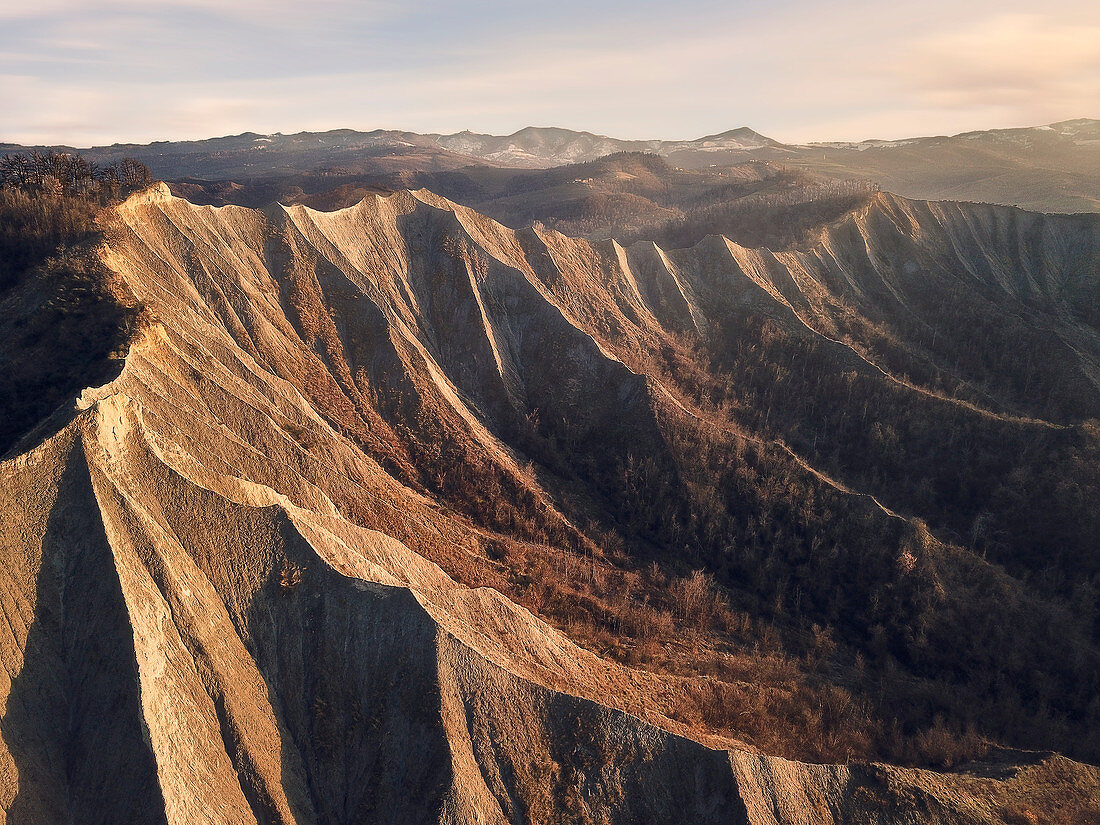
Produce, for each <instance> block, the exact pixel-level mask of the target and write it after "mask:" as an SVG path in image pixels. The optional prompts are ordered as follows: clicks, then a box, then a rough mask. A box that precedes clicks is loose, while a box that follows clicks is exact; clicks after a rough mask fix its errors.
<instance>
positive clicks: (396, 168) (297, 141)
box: [0, 119, 1100, 212]
mask: <svg viewBox="0 0 1100 825" xmlns="http://www.w3.org/2000/svg"><path fill="white" fill-rule="evenodd" d="M19 148H21V147H18V146H16V145H15V144H0V152H4V151H14V150H17V149H19ZM51 148H68V147H51ZM80 151H81V152H82V154H84V155H86V156H88V157H89V158H90V159H93V160H96V161H98V162H100V163H109V162H114V161H117V160H118V159H120V158H122V157H126V156H131V157H136V158H138V159H140V160H142V161H143V162H144V163H146V164H147V165H148V166H149V167H150V169H151V170H152V171H153V173H154V175H156V176H157V177H159V178H161V179H164V180H167V181H177V180H181V179H186V178H195V179H199V180H203V181H255V180H257V179H260V180H272V179H279V178H286V177H291V176H295V175H302V174H308V175H311V176H313V177H314V178H316V177H321V178H333V179H342V180H346V179H348V178H350V177H354V176H359V177H364V176H366V177H375V178H377V179H378V180H379V181H380V182H383V183H384V184H385V185H387V186H391V187H392V186H393V185H394V184H395V183H396V184H397V185H402V184H405V185H407V184H408V183H410V182H411V181H412V180H413V178H414V176H415V175H417V174H422V173H436V172H444V171H450V170H455V169H459V168H463V167H469V166H471V165H477V166H490V167H507V168H549V167H554V166H560V165H564V164H572V163H580V162H586V161H592V160H595V159H597V158H600V157H604V156H606V155H609V154H614V153H616V152H647V153H652V154H656V155H660V156H662V157H665V158H667V159H668V161H669V163H670V164H672V165H673V166H675V167H679V168H682V169H708V168H712V167H725V166H736V165H739V164H743V163H746V162H749V161H767V162H770V163H776V164H780V165H784V166H789V167H793V168H799V169H804V170H806V171H809V172H812V173H814V174H817V175H820V176H823V177H826V178H831V179H845V180H850V179H866V180H870V181H873V182H875V183H877V184H879V185H880V186H882V187H883V188H884V189H887V190H889V191H892V192H896V193H897V194H900V195H904V196H906V197H915V198H925V199H932V200H958V201H978V202H988V203H1000V204H1008V205H1016V206H1021V207H1023V208H1027V209H1032V210H1039V211H1045V212H1082V211H1100V121H1098V120H1090V119H1079V120H1069V121H1063V122H1061V123H1054V124H1049V125H1046V126H1036V127H1031V128H1022V129H995V130H989V131H982V132H966V133H963V134H960V135H954V136H951V137H947V136H940V137H918V138H910V139H905V140H891V141H884V140H867V141H862V142H858V143H835V142H834V143H811V144H806V145H794V144H783V143H780V142H778V141H776V140H773V139H771V138H768V137H765V136H764V135H761V134H759V133H758V132H755V131H753V130H752V129H749V128H740V129H733V130H731V131H728V132H723V133H721V134H717V135H707V136H705V137H701V138H698V139H696V140H679V141H669V140H620V139H617V138H611V137H607V136H604V135H596V134H592V133H591V132H577V131H572V130H569V129H558V128H536V127H528V128H526V129H521V130H520V131H518V132H516V133H515V134H512V135H506V136H496V135H485V134H476V133H473V132H459V133H457V134H453V135H440V134H428V135H422V134H417V133H414V132H403V131H386V130H376V131H372V132H357V131H354V130H350V129H339V130H335V131H331V132H320V133H318V132H301V133H299V134H295V135H283V134H273V135H261V134H257V133H253V132H246V133H244V134H241V135H233V136H227V137H220V138H212V139H209V140H198V141H176V142H168V141H163V142H156V143H151V144H146V145H138V144H115V145H112V146H102V147H93V148H91V149H82V150H80ZM315 188H316V187H315Z"/></svg>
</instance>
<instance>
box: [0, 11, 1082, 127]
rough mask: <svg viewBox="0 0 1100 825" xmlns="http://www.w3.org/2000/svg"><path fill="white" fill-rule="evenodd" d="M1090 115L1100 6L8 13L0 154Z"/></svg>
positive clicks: (1, 69) (969, 122)
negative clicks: (353, 133) (282, 139)
mask: <svg viewBox="0 0 1100 825" xmlns="http://www.w3.org/2000/svg"><path fill="white" fill-rule="evenodd" d="M1078 117H1100V2H1096V0H1043V2H1041V3H1036V2H1029V3H1024V2H1018V0H999V1H998V2H991V1H989V0H921V2H911V0H894V1H893V2H891V0H877V2H865V0H834V2H829V3H822V2H807V0H773V2H770V3H761V2H759V0H754V1H753V2H745V0H726V1H725V2H716V1H714V0H679V2H668V0H664V1H663V2H652V1H651V0H547V1H546V2H540V3H526V2H522V0H511V2H505V1H504V0H483V2H477V3H473V2H443V0H426V1H425V2H415V0H406V1H405V2H396V1H395V0H359V1H358V2H353V1H352V0H298V1H297V2H289V1H288V0H162V1H161V2H153V0H145V1H144V2H141V0H37V2H28V0H0V141H9V142H18V143H45V144H68V145H73V146H90V145H99V144H109V143H114V142H142V143H144V142H148V141H152V140H181V139H194V138H205V137H213V136H219V135H226V134H237V133H240V132H244V131H254V132H260V133H273V132H283V133H292V132H298V131H307V130H308V131H315V130H325V129H335V128H353V129H362V130H370V129H376V128H386V129H405V130H409V131H415V132H456V131H460V130H463V129H470V130H472V131H477V132H489V133H494V134H510V133H512V132H514V131H516V130H518V129H520V128H522V127H524V126H529V125H534V126H562V127H566V128H572V129H582V130H588V131H593V132H597V133H600V134H607V135H612V136H614V137H620V138H665V139H679V138H694V137H699V136H702V135H706V134H713V133H716V132H721V131H725V130H727V129H732V128H736V127H739V126H750V127H752V128H754V129H756V130H757V131H759V132H762V133H764V134H766V135H768V136H770V137H773V138H776V139H778V140H782V141H785V142H805V141H811V140H861V139H865V138H887V139H893V138H901V137H907V136H916V135H928V134H955V133H958V132H961V131H968V130H976V129H989V128H1005V127H1014V126H1033V125H1040V124H1046V123H1051V122H1055V121H1059V120H1066V119H1071V118H1078Z"/></svg>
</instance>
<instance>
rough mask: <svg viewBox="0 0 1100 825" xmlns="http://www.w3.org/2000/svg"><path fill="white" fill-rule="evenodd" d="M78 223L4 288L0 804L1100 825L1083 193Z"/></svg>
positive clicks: (360, 814)
mask: <svg viewBox="0 0 1100 825" xmlns="http://www.w3.org/2000/svg"><path fill="white" fill-rule="evenodd" d="M254 151H266V150H254ZM652 160H653V159H649V160H646V161H644V163H651V162H652ZM644 163H643V169H644ZM618 171H622V170H621V169H615V168H614V167H605V168H604V169H603V173H607V174H616V173H617V172H618ZM539 174H541V173H539ZM629 174H633V173H629ZM761 178H762V180H761V181H758V182H763V176H761ZM547 183H553V181H548V182H547ZM742 183H744V181H742V182H739V183H738V185H741V184H742ZM549 188H550V189H553V188H554V187H553V186H550V187H549ZM98 221H99V224H98V227H99V232H100V233H101V234H99V235H93V236H91V237H87V238H83V243H80V244H75V245H73V246H71V247H69V248H68V249H67V250H62V251H60V252H57V253H56V254H54V255H53V256H52V257H45V258H43V259H42V260H41V261H40V262H38V263H37V264H36V265H35V266H33V267H30V268H28V269H27V270H26V271H21V272H17V273H15V274H14V275H13V276H12V278H11V279H10V280H9V281H7V282H5V283H4V284H3V293H2V296H0V301H2V306H3V308H4V312H3V313H2V314H0V324H2V325H3V326H2V327H0V329H2V330H3V338H4V341H5V342H6V346H5V348H4V350H2V351H0V357H2V358H3V359H5V360H4V362H3V363H2V364H0V366H2V367H3V368H4V370H5V373H7V374H11V375H19V376H24V377H27V380H33V381H37V382H38V384H33V386H36V387H38V388H41V385H42V383H43V382H46V383H50V382H52V383H53V384H56V385H57V386H56V387H55V389H56V390H57V392H58V396H59V397H62V398H64V399H66V400H65V401H64V402H63V403H62V404H61V405H60V406H59V407H58V408H57V409H56V410H54V411H53V412H52V414H46V415H42V414H38V413H34V412H33V411H32V412H30V413H28V412H27V407H26V401H25V398H24V396H23V394H21V393H18V392H16V393H11V394H7V395H5V396H4V398H5V404H6V405H7V408H6V409H4V410H3V413H4V420H5V422H7V423H8V428H7V430H6V431H5V439H6V441H5V443H4V444H3V445H0V447H2V448H3V449H4V450H5V451H6V454H5V458H4V461H3V462H0V480H2V483H0V497H3V498H4V502H3V505H2V506H3V507H4V512H5V514H6V518H5V520H4V522H3V525H2V526H0V554H2V556H3V558H4V564H3V565H0V594H2V595H3V598H2V599H0V610H2V611H3V615H4V617H5V619H6V621H5V623H3V625H0V627H2V628H3V630H0V653H2V655H3V660H4V671H3V672H4V673H6V674H7V676H8V678H7V679H6V680H3V681H2V682H0V698H2V699H3V702H4V707H5V708H6V711H5V714H4V717H3V720H2V722H0V739H2V742H3V744H2V747H0V778H2V781H0V793H2V797H0V802H2V805H0V807H3V809H4V810H5V811H6V812H7V817H8V820H7V821H9V822H13V823H14V822H43V821H70V820H71V819H73V818H74V816H75V815H77V814H78V813H79V812H81V811H85V810H95V811H96V813H97V817H98V818H97V819H96V821H103V822H120V821H127V822H168V823H173V824H174V823H177V822H179V823H183V822H187V823H193V822H241V823H259V822H297V823H314V822H316V823H326V825H327V823H350V822H356V823H358V822H390V821H407V822H448V823H460V822H461V823H467V822H469V823H473V822H559V821H560V822H566V821H568V822H577V821H580V822H624V823H625V822H636V821H651V822H683V821H685V820H689V821H698V822H730V821H732V822H746V823H754V825H755V823H769V825H770V824H771V823H791V824H792V825H793V824H794V823H805V822H813V823H818V822H820V823H842V822H861V821H874V820H875V819H876V818H879V817H881V816H883V815H884V813H883V812H888V815H889V816H890V817H891V818H892V819H893V820H894V821H907V822H920V823H925V822H927V823H938V822H942V823H959V822H962V823H999V824H1000V825H1006V824H1007V825H1017V823H1020V822H1034V823H1054V822H1074V821H1076V822H1088V821H1090V819H1094V818H1095V817H1096V816H1098V815H1100V771H1098V769H1097V768H1095V767H1092V766H1091V765H1089V764H1084V763H1083V762H1088V763H1095V762H1096V761H1097V760H1098V759H1100V739H1098V738H1097V737H1098V735H1100V716H1098V714H1100V705H1098V704H1097V702H1096V696H1097V695H1100V684H1098V679H1100V675H1098V674H1100V644H1098V638H1100V613H1098V611H1097V599H1096V593H1097V592H1098V591H1100V554H1098V548H1100V508H1097V507H1096V502H1097V501H1100V469H1098V468H1100V428H1098V425H1097V420H1098V419H1100V315H1098V314H1097V304H1096V300H1095V296H1096V294H1097V289H1098V288H1100V282H1098V280H1097V279H1098V275H1100V217H1098V216H1095V215H1080V216H1046V215H1038V214H1033V213H1028V212H1024V211H1021V210H1017V209H1011V208H1004V207H995V206H976V205H966V204H938V203H927V202H921V201H912V200H906V199H904V198H900V197H897V196H895V195H890V194H886V193H867V194H866V197H861V199H860V202H859V203H858V204H856V205H855V206H854V207H853V208H851V209H849V210H847V211H845V212H843V214H840V215H836V216H833V217H831V218H829V219H828V220H825V221H822V222H819V223H812V222H811V223H809V224H807V225H806V227H804V229H805V232H806V233H807V234H806V235H805V237H804V239H803V243H801V244H800V245H799V246H798V247H797V248H790V249H785V250H776V251H770V250H768V249H766V248H756V249H754V248H750V247H747V246H744V245H741V244H738V243H735V242H734V241H731V240H730V239H728V238H726V237H724V236H721V235H710V236H707V237H704V238H702V239H701V240H699V241H698V242H696V243H693V244H692V245H691V246H688V247H686V248H675V247H673V246H671V245H659V244H655V243H653V242H652V241H644V240H639V241H637V242H635V243H632V244H630V245H627V246H623V245H620V244H619V243H617V242H614V241H601V242H590V241H586V240H582V239H574V238H570V237H567V236H565V235H562V234H559V233H557V232H553V231H550V230H546V229H544V228H539V227H533V228H525V229H520V230H512V229H509V228H507V227H505V226H502V225H501V224H499V223H497V222H495V221H493V220H491V219H489V218H487V217H485V216H483V215H481V214H479V213H478V212H476V211H474V210H472V209H469V208H467V207H464V206H461V205H458V204H455V203H454V202H452V201H449V200H447V199H445V198H443V197H441V196H439V195H436V194H433V193H432V192H429V191H424V190H420V191H399V192H397V193H395V194H392V195H390V196H388V197H379V196H374V195H372V196H369V197H367V198H365V199H363V200H362V201H360V202H359V203H357V204H356V205H355V206H353V207H350V208H347V209H344V210H341V211H333V212H320V211H314V210H312V209H309V208H307V207H305V206H301V205H298V206H276V205H273V206H268V207H265V208H263V209H246V208H241V207H236V206H228V207H225V208H220V209H215V208H212V207H209V206H195V205H192V204H190V203H188V202H187V201H185V200H182V199H179V198H175V197H172V196H171V195H170V194H169V191H168V189H167V188H166V187H164V186H157V187H154V188H152V189H150V190H149V191H147V192H144V193H140V194H137V195H134V196H132V197H130V198H129V199H128V200H127V201H126V202H125V203H123V204H122V205H119V206H116V207H111V208H109V209H108V210H106V211H105V212H104V213H102V214H101V215H100V217H99V219H98ZM77 287H79V288H77ZM85 317H97V318H102V319H107V320H108V321H109V327H110V328H109V329H105V330H104V331H103V333H102V334H101V335H99V336H98V337H97V338H96V339H95V344H94V346H92V344H91V343H90V341H89V340H88V339H87V338H81V337H80V336H75V337H73V336H66V335H62V334H59V333H60V332H63V331H65V330H67V329H68V328H69V325H70V324H71V319H73V318H85ZM88 359H92V360H94V361H96V364H94V368H92V367H89V366H87V365H86V362H87V360H88ZM71 363H79V364H81V365H82V366H81V369H80V370H78V371H72V370H67V369H66V365H67V364H71ZM44 364H50V365H51V368H50V371H44V370H43V367H42V365H44ZM88 375H97V376H102V377H101V378H99V379H97V381H96V383H95V385H89V383H87V382H86V381H84V377H86V376H88ZM20 380H22V378H21V379H20ZM13 422H20V426H18V427H15V426H14V424H13ZM1038 502H1041V504H1037V503H1038ZM1018 749H1025V750H1023V751H1021V750H1018ZM1054 751H1058V752H1061V753H1064V754H1066V755H1067V756H1068V757H1072V758H1074V759H1078V760H1083V762H1074V761H1071V759H1070V758H1066V757H1065V756H1058V755H1055V754H1054V753H1053V752H1054ZM93 752H94V753H96V754H98V757H99V758H97V759H91V758H88V755H89V754H91V753H93ZM782 757H785V758H782ZM788 760H795V761H788ZM849 761H850V764H847V763H848V762H849ZM810 763H821V764H810ZM888 763H893V764H892V765H891V764H888ZM960 763H962V764H963V765H964V766H965V767H964V768H963V769H961V770H955V771H946V770H945V768H947V767H952V766H957V765H959V764H960ZM904 765H908V766H910V767H900V766H904ZM913 766H923V767H922V769H915V768H914V767H913ZM929 766H936V767H937V770H929V769H928V768H929Z"/></svg>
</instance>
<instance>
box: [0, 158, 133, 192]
mask: <svg viewBox="0 0 1100 825" xmlns="http://www.w3.org/2000/svg"><path fill="white" fill-rule="evenodd" d="M152 182H153V176H152V174H151V173H150V172H149V168H148V167H147V166H146V165H145V164H144V163H142V162H141V161H139V160H137V159H136V158H123V159H122V160H120V161H118V162H117V163H112V164H108V165H105V166H100V165H99V164H97V163H96V162H95V161H90V160H88V159H87V158H85V157H83V156H81V155H78V154H75V153H71V152H53V151H46V152H42V151H39V150H38V149H34V150H31V151H29V152H13V153H9V154H6V155H4V156H3V157H0V188H3V189H18V190H21V191H23V192H26V193H28V194H33V195H53V196H56V197H62V196H68V197H83V198H96V197H98V198H100V199H113V198H118V197H123V196H125V195H128V194H130V193H131V192H136V191H138V190H140V189H144V188H145V187H147V186H149V184H151V183H152Z"/></svg>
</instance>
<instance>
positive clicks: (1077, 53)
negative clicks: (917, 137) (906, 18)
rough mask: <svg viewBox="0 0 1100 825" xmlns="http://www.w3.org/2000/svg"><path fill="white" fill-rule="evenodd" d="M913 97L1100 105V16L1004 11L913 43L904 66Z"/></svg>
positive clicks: (953, 103) (965, 104)
mask: <svg viewBox="0 0 1100 825" xmlns="http://www.w3.org/2000/svg"><path fill="white" fill-rule="evenodd" d="M898 75H899V77H900V79H901V81H902V83H903V84H904V85H905V86H906V87H907V88H908V89H909V90H911V91H912V93H913V94H914V95H915V97H916V98H917V99H918V100H919V101H921V102H923V103H925V104H927V105H930V106H934V107H937V108H948V109H959V108H970V107H975V106H979V107H988V106H1020V107H1023V108H1029V107H1031V106H1035V105H1036V104H1040V103H1042V104H1045V105H1047V106H1054V107H1055V108H1059V107H1067V106H1069V107H1079V108H1080V109H1081V110H1084V109H1085V108H1086V107H1088V106H1095V105H1096V103H1097V101H1098V98H1097V92H1098V90H1100V22H1089V21H1086V20H1082V19H1080V18H1075V19H1072V20H1066V19H1064V18H1061V19H1059V18H1055V17H1052V16H1047V15H1041V14H1002V15H998V16H996V17H993V18H991V19H988V20H983V21H981V22H979V23H978V24H977V25H974V26H972V27H970V28H968V29H966V30H962V31H953V32H944V33H940V34H937V35H935V36H933V37H928V38H925V39H922V40H920V41H919V42H917V43H915V44H913V46H912V47H911V49H910V50H909V53H908V54H907V55H905V57H904V59H903V61H902V62H901V63H900V64H899V66H898Z"/></svg>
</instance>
